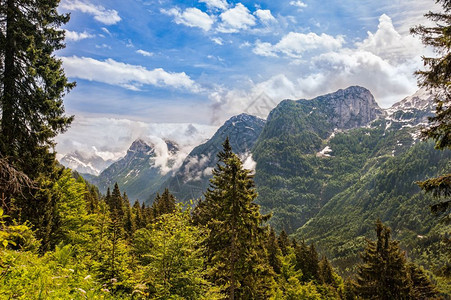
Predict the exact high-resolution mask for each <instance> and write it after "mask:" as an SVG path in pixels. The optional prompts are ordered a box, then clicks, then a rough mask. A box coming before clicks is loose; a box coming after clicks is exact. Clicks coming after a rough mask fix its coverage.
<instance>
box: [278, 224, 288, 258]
mask: <svg viewBox="0 0 451 300" xmlns="http://www.w3.org/2000/svg"><path fill="white" fill-rule="evenodd" d="M277 242H278V243H279V248H280V250H281V251H282V255H283V256H286V255H287V254H288V247H289V246H290V240H289V239H288V235H287V233H286V231H285V230H284V229H283V230H282V231H281V232H280V235H279V237H278V239H277Z"/></svg>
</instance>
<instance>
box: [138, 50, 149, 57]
mask: <svg viewBox="0 0 451 300" xmlns="http://www.w3.org/2000/svg"><path fill="white" fill-rule="evenodd" d="M136 53H138V54H141V55H142V56H148V57H149V56H153V53H152V52H149V51H146V50H142V49H139V50H136Z"/></svg>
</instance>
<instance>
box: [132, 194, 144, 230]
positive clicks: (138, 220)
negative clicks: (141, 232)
mask: <svg viewBox="0 0 451 300" xmlns="http://www.w3.org/2000/svg"><path fill="white" fill-rule="evenodd" d="M132 213H133V215H134V216H135V226H136V229H140V228H143V227H146V224H145V223H144V220H143V215H142V210H141V205H140V204H139V201H138V200H136V201H135V203H134V204H133V207H132Z"/></svg>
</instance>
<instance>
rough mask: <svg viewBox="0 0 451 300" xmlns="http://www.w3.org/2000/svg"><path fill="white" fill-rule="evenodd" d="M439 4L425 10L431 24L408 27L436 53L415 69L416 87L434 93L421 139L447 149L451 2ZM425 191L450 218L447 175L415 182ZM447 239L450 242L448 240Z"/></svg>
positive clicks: (450, 105) (450, 127) (450, 133)
mask: <svg viewBox="0 0 451 300" xmlns="http://www.w3.org/2000/svg"><path fill="white" fill-rule="evenodd" d="M436 3H439V4H441V5H442V8H443V11H442V12H429V13H427V14H426V15H425V17H426V18H428V19H429V20H431V21H432V22H434V23H435V26H432V27H428V26H424V25H418V26H416V27H413V28H411V33H413V34H415V35H419V36H420V37H421V39H422V41H423V44H425V45H427V46H431V47H432V48H433V49H434V50H435V53H436V55H434V56H433V57H423V63H424V66H425V70H419V71H417V72H416V74H417V76H418V83H419V85H420V86H423V87H426V88H427V89H429V90H431V91H432V92H433V94H434V95H435V104H436V108H435V116H433V117H431V118H430V119H429V124H428V127H427V128H426V129H424V130H423V131H422V136H423V137H424V138H431V139H433V140H435V147H436V148H437V149H440V150H443V149H451V52H450V49H451V1H449V0H437V1H436ZM418 184H419V186H420V187H421V188H422V189H423V190H425V191H426V192H432V193H433V194H434V195H435V196H437V197H440V196H442V197H443V199H444V200H443V201H440V202H438V203H436V204H434V205H432V211H433V212H434V213H439V214H445V216H446V217H448V221H450V218H451V217H450V215H451V200H450V199H451V174H443V175H442V176H439V177H437V178H431V179H428V180H425V181H423V182H419V183H418ZM448 242H450V243H451V240H449V241H448Z"/></svg>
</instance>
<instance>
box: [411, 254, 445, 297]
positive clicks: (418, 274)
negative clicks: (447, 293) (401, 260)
mask: <svg viewBox="0 0 451 300" xmlns="http://www.w3.org/2000/svg"><path fill="white" fill-rule="evenodd" d="M407 270H408V273H409V276H410V280H411V281H412V291H411V297H412V298H413V299H433V298H435V297H437V295H438V292H437V289H436V287H435V286H434V285H433V284H432V282H431V281H430V280H429V278H428V277H427V275H426V274H425V272H424V271H423V270H422V269H421V268H420V267H418V266H417V265H415V264H413V263H409V264H408V265H407Z"/></svg>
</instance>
